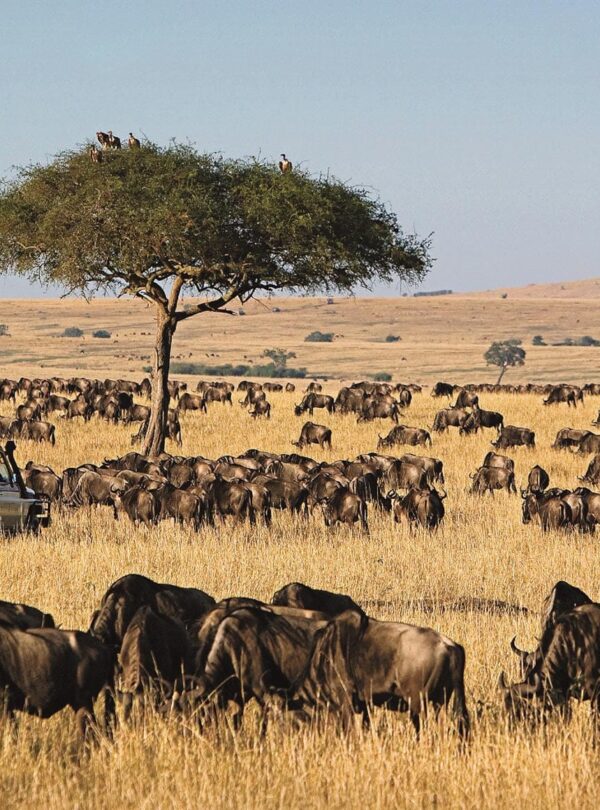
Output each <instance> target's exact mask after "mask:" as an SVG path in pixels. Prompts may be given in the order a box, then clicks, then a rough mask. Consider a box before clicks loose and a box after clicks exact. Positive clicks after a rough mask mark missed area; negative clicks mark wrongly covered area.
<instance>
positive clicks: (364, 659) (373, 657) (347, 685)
mask: <svg viewBox="0 0 600 810" xmlns="http://www.w3.org/2000/svg"><path fill="white" fill-rule="evenodd" d="M464 667H465V652H464V649H463V648H462V647H461V646H460V644H456V643H455V642H454V641H452V640H451V639H449V638H447V637H446V636H442V635H440V634H439V633H436V632H435V631H434V630H430V629H429V628H425V627H416V626H414V625H410V624H404V623H401V622H380V621H376V620H375V619H370V618H368V617H367V616H365V614H364V613H363V612H362V611H356V610H347V611H345V612H344V613H341V614H340V615H339V616H337V617H336V618H335V619H332V620H331V621H330V622H329V623H328V624H327V626H326V627H325V628H323V630H321V631H320V632H319V633H318V634H317V635H316V636H315V643H314V646H313V649H312V652H311V656H310V660H309V663H308V666H307V668H306V670H305V673H304V678H303V680H302V682H301V683H299V684H298V687H297V689H296V691H295V695H294V697H295V699H297V700H298V701H299V703H300V705H301V706H302V708H303V710H304V711H305V712H307V711H308V712H310V711H311V710H314V709H319V708H320V707H323V708H325V709H328V710H329V711H332V712H335V713H336V714H337V715H338V717H339V719H340V720H341V722H342V723H343V724H344V725H345V726H349V725H350V721H351V716H352V714H353V713H355V712H359V713H361V714H362V715H363V719H364V721H365V722H368V716H369V709H370V708H371V707H372V706H385V707H386V708H388V709H394V710H396V711H408V712H409V713H410V717H411V720H412V722H413V725H414V727H415V729H416V730H417V733H418V732H419V729H420V725H421V716H422V715H426V714H427V712H428V710H429V709H433V711H434V712H435V713H437V712H438V711H439V709H440V708H442V707H443V706H447V705H448V704H449V702H450V700H451V698H452V696H453V695H454V717H455V720H456V723H457V726H458V731H459V733H460V734H461V735H462V736H466V735H467V734H468V732H469V714H468V711H467V705H466V698H465V688H464Z"/></svg>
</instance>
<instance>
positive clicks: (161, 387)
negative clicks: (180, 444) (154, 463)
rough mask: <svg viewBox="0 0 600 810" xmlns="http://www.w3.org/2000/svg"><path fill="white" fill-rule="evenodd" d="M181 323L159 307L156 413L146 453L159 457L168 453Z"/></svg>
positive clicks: (154, 388) (154, 387) (152, 416)
mask: <svg viewBox="0 0 600 810" xmlns="http://www.w3.org/2000/svg"><path fill="white" fill-rule="evenodd" d="M176 326H177V321H176V320H175V318H172V317H169V315H168V313H167V312H166V311H165V310H164V309H162V308H161V307H158V313H157V316H156V343H155V347H154V352H155V357H154V372H153V375H152V410H151V413H150V422H149V423H148V429H147V431H146V435H145V437H144V444H143V447H142V453H143V454H144V455H145V456H158V455H159V454H160V453H162V452H163V450H164V449H165V438H166V426H167V414H168V411H169V386H168V382H169V366H170V363H171V344H172V343H173V335H174V334H175V328H176Z"/></svg>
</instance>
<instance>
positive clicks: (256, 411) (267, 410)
mask: <svg viewBox="0 0 600 810" xmlns="http://www.w3.org/2000/svg"><path fill="white" fill-rule="evenodd" d="M249 413H250V416H252V417H253V418H254V419H257V418H258V417H260V416H264V417H265V418H266V419H270V418H271V403H270V402H267V400H266V399H260V400H258V402H255V403H254V405H253V406H252V410H250V411H249Z"/></svg>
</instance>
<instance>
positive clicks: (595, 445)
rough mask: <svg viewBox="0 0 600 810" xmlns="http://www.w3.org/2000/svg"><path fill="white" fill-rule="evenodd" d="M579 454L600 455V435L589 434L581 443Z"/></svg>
mask: <svg viewBox="0 0 600 810" xmlns="http://www.w3.org/2000/svg"><path fill="white" fill-rule="evenodd" d="M577 452H578V453H580V455H585V454H586V453H594V454H596V453H600V435H599V434H597V433H591V432H588V433H587V435H586V436H584V437H583V439H582V440H581V441H580V442H579V450H578V451H577Z"/></svg>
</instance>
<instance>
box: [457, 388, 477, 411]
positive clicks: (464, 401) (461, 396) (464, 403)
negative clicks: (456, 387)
mask: <svg viewBox="0 0 600 810" xmlns="http://www.w3.org/2000/svg"><path fill="white" fill-rule="evenodd" d="M478 405H479V397H478V396H477V394H476V393H475V392H473V391H467V390H466V389H465V388H461V389H460V391H459V392H458V395H457V397H456V402H455V403H454V405H451V406H450V407H451V408H477V407H478Z"/></svg>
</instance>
